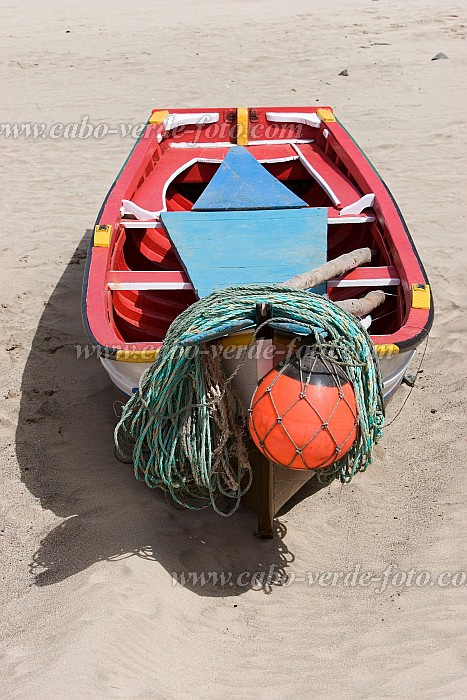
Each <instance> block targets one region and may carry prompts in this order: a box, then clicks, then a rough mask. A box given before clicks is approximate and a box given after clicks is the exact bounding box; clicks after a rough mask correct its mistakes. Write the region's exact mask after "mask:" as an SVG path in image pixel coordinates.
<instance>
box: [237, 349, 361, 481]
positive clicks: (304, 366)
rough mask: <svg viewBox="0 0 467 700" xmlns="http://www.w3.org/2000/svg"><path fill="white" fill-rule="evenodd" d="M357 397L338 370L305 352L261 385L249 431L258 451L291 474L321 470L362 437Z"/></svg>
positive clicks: (320, 358) (249, 423)
mask: <svg viewBox="0 0 467 700" xmlns="http://www.w3.org/2000/svg"><path fill="white" fill-rule="evenodd" d="M357 426H358V415H357V407H356V402H355V394H354V390H353V387H352V385H351V383H350V382H349V380H348V377H347V376H346V374H345V373H344V371H343V370H342V369H341V367H340V366H339V365H336V364H335V363H333V362H332V361H331V360H329V359H327V358H324V357H323V358H322V357H321V356H320V355H319V354H318V353H317V352H316V350H315V349H314V348H313V347H304V348H302V349H301V350H300V351H299V353H297V354H296V355H295V356H294V357H292V358H291V359H290V360H288V361H287V362H286V363H284V364H281V365H278V366H277V367H275V368H274V369H272V370H271V371H270V372H268V374H266V376H265V377H263V379H262V380H261V381H260V382H259V384H258V386H257V388H256V391H255V393H254V394H253V398H252V400H251V405H250V411H249V419H248V427H249V430H250V434H251V437H252V439H253V441H254V443H255V445H256V447H257V448H258V449H259V450H260V451H261V452H262V453H263V454H264V455H265V456H266V457H267V458H268V459H269V460H270V461H271V462H274V463H276V464H280V465H282V466H283V467H288V468H289V469H302V470H304V469H319V468H322V467H327V466H329V465H330V464H332V463H333V462H335V461H336V460H338V459H340V458H341V457H343V456H344V455H345V454H347V452H348V451H349V450H350V448H351V447H352V444H353V443H354V441H355V438H356V437H357Z"/></svg>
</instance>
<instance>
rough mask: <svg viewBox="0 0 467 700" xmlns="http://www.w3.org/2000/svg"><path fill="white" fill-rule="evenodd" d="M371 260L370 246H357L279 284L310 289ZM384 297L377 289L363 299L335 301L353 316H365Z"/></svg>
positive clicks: (380, 302)
mask: <svg viewBox="0 0 467 700" xmlns="http://www.w3.org/2000/svg"><path fill="white" fill-rule="evenodd" d="M368 262H371V250H370V248H357V249H356V250H353V251H352V252H351V253H344V255H339V257H338V258H335V259H334V260H329V261H328V262H325V263H324V264H323V265H320V266H319V267H317V268H315V269H314V270H308V272H302V273H301V274H300V275H295V277H292V278H291V279H289V280H287V281H286V282H282V283H281V284H282V285H284V286H286V287H294V288H295V289H311V288H312V287H317V286H318V285H319V284H323V283H324V282H327V281H328V280H330V279H333V278H334V277H340V276H341V275H345V273H346V272H349V271H350V270H353V269H354V268H356V267H358V266H359V265H363V264H364V263H368ZM385 298H386V295H385V293H384V292H383V291H382V290H380V289H377V290H375V291H372V292H369V293H368V294H367V295H366V296H365V297H363V299H345V300H343V301H335V302H334V303H335V304H337V306H341V307H342V308H343V309H345V310H346V311H349V312H350V313H351V314H353V315H354V316H359V317H362V316H367V315H368V314H369V313H370V312H371V311H373V309H375V308H376V307H377V306H379V305H380V304H382V303H383V302H384V300H385Z"/></svg>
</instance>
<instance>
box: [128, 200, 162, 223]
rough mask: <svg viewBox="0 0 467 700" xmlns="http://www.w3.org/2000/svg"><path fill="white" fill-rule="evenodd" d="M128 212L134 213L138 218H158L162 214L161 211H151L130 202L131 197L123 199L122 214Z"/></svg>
mask: <svg viewBox="0 0 467 700" xmlns="http://www.w3.org/2000/svg"><path fill="white" fill-rule="evenodd" d="M126 214H132V215H133V216H136V218H137V219H158V218H159V216H160V211H149V210H148V209H143V207H139V206H138V205H137V204H135V203H134V202H130V200H129V199H122V206H121V207H120V215H121V216H125V215H126Z"/></svg>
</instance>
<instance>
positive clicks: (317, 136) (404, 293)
mask: <svg viewBox="0 0 467 700" xmlns="http://www.w3.org/2000/svg"><path fill="white" fill-rule="evenodd" d="M316 109H317V108H294V109H293V111H301V112H304V111H306V112H314V111H316ZM173 111H177V112H192V111H199V110H173ZM207 111H219V112H220V115H221V116H220V123H219V125H217V126H218V132H220V136H219V133H216V131H215V130H214V129H213V128H212V127H211V129H209V128H206V129H201V131H200V130H198V129H197V128H192V127H183V128H182V129H181V130H179V132H178V133H177V134H176V136H175V137H174V138H173V139H172V138H171V137H170V134H169V135H166V134H165V133H164V127H163V125H155V126H153V125H148V126H147V128H146V131H145V132H144V135H143V137H142V138H141V140H140V141H139V142H138V143H137V145H136V147H135V148H134V150H133V152H132V153H131V155H130V157H129V159H128V160H127V162H126V164H125V166H124V168H123V169H122V171H121V173H120V175H119V177H118V179H117V181H116V183H115V185H114V187H113V189H112V191H111V192H110V195H109V196H108V198H107V200H106V203H105V206H104V207H103V210H102V212H101V216H100V218H99V221H98V222H97V223H100V224H110V225H112V227H113V234H112V240H111V244H110V247H109V248H98V247H94V248H92V252H91V261H90V268H89V275H88V287H87V295H86V315H87V321H88V325H89V328H90V330H91V333H92V335H93V336H94V338H95V339H96V340H97V342H98V343H99V344H101V345H103V346H108V347H118V349H125V348H126V347H128V348H131V349H143V348H147V347H148V344H152V345H155V346H157V345H159V344H160V342H161V341H162V340H163V338H164V335H165V333H166V331H167V329H168V327H169V325H170V323H171V322H172V321H173V319H174V318H175V317H176V316H177V315H178V314H179V313H181V312H182V311H183V310H184V309H185V308H187V307H188V306H189V305H190V304H192V303H193V302H194V301H195V300H196V297H195V293H194V292H193V291H191V290H172V291H168V290H167V291H166V290H164V291H159V290H157V291H155V290H145V291H136V290H118V291H109V290H108V288H107V285H108V280H109V274H110V271H111V270H115V271H120V274H121V275H124V278H125V279H126V280H127V281H128V280H129V279H131V277H132V271H135V272H136V271H147V272H148V273H156V272H157V271H163V270H165V271H173V272H174V273H177V272H178V273H180V271H181V270H182V266H181V264H180V262H179V260H178V258H177V255H176V253H175V251H174V250H173V249H172V246H171V243H170V241H169V240H168V239H167V237H166V235H165V233H164V230H163V229H162V228H145V227H143V228H138V229H135V228H127V229H125V228H124V226H123V225H122V223H121V221H122V220H121V215H120V207H121V205H122V199H129V200H131V201H133V202H135V203H136V204H138V205H139V206H141V207H143V208H145V209H148V210H150V211H159V210H160V209H163V208H164V206H166V208H167V210H168V211H187V210H190V209H191V207H192V206H193V204H194V202H195V201H196V199H197V198H198V197H199V196H200V194H201V192H202V191H203V189H204V188H205V187H206V185H207V183H208V182H209V181H210V179H211V178H212V177H213V175H214V173H215V172H216V170H217V168H218V167H219V163H220V162H221V161H222V159H223V158H224V156H225V154H226V152H227V147H225V146H219V147H211V148H171V143H172V142H173V143H176V144H177V143H181V142H190V141H192V140H193V139H194V138H197V139H198V142H199V143H209V142H219V141H229V140H231V139H232V123H231V121H229V119H228V115H229V112H231V111H232V110H222V109H221V110H219V109H217V110H207ZM266 111H271V110H270V109H265V108H262V109H257V110H256V116H257V121H255V123H254V124H253V123H251V124H250V138H251V135H252V134H254V133H259V131H261V129H263V132H265V130H266V128H267V127H271V125H270V124H269V123H268V122H267V121H266V117H265V113H266ZM274 111H276V112H277V111H290V109H288V108H274ZM253 127H254V128H255V131H253ZM325 129H326V130H327V132H328V133H327V138H325V135H324V133H323V132H324V130H325ZM209 134H211V135H209ZM158 136H159V139H158ZM161 136H163V138H162V141H161V142H160V143H159V142H158V141H159V140H160V137H161ZM263 138H264V136H263ZM271 138H274V139H287V138H300V139H314V140H315V141H314V143H306V144H300V146H299V147H300V150H301V151H302V153H303V155H304V156H305V157H306V158H307V160H308V161H309V162H310V163H311V165H312V166H313V167H314V168H315V169H316V170H317V171H318V172H319V173H320V175H321V176H322V177H324V179H325V180H326V181H327V182H328V183H329V185H330V186H331V188H332V189H333V191H334V192H335V194H336V195H337V197H338V198H339V200H340V202H341V204H340V205H339V206H338V208H336V207H335V206H333V203H332V202H331V201H330V199H329V197H328V196H327V194H326V193H325V192H324V190H323V189H322V188H321V187H320V185H319V184H317V183H316V182H315V181H314V180H313V178H312V177H311V176H310V175H309V173H308V172H307V171H306V169H305V168H304V167H303V165H302V164H301V163H300V162H299V160H297V153H296V152H295V150H294V149H293V148H292V147H291V146H290V145H288V144H285V145H261V146H260V145H256V146H251V145H250V146H249V149H250V151H251V153H252V154H253V155H254V156H255V157H256V158H257V159H258V160H260V161H264V160H266V159H268V160H271V159H276V160H277V159H285V158H288V159H290V160H286V161H284V162H275V163H267V162H264V163H263V164H264V167H266V168H267V169H268V170H269V171H270V172H271V173H272V174H273V175H275V176H276V177H277V178H278V179H279V180H281V181H282V182H284V184H286V185H287V186H288V187H289V188H290V189H291V190H293V191H294V192H295V193H296V194H297V195H298V196H300V197H302V198H303V199H304V200H305V201H306V202H307V204H309V205H310V206H327V207H328V208H329V216H330V217H333V218H337V217H338V216H339V211H338V209H340V208H341V207H343V206H346V205H348V204H351V203H352V202H354V201H355V200H356V199H358V198H359V197H361V196H362V195H363V194H366V193H369V192H374V193H375V195H376V201H375V205H374V211H373V212H372V213H373V214H374V215H376V221H375V222H374V223H345V217H342V220H343V223H340V224H338V225H329V226H328V258H329V259H331V258H334V257H336V256H337V255H340V254H342V253H345V252H349V251H351V250H353V249H355V248H359V247H362V246H368V247H370V248H372V249H373V250H374V251H375V254H374V257H373V259H372V261H371V263H370V265H371V266H372V267H379V266H386V267H388V266H389V267H390V268H391V274H392V273H393V272H394V271H396V272H397V276H399V278H400V279H401V285H400V286H399V287H388V288H385V287H382V288H383V289H385V291H387V292H389V293H390V294H391V296H388V297H387V298H386V301H385V303H384V305H383V306H382V307H380V308H379V309H378V310H377V311H376V312H375V314H374V321H373V323H372V326H371V329H370V331H371V333H372V338H373V340H374V341H375V342H376V343H397V342H398V341H399V342H400V341H402V340H408V339H410V338H412V337H413V336H415V335H417V334H418V333H419V332H420V331H421V330H422V329H423V327H424V326H425V325H426V323H427V319H428V311H426V310H420V309H412V308H411V300H410V288H411V285H412V284H413V283H425V282H426V280H425V277H424V273H423V270H422V269H421V266H420V263H419V261H418V258H417V256H416V254H415V252H414V250H413V248H412V244H411V241H410V239H409V238H408V236H407V234H406V231H405V228H404V225H403V222H402V220H401V218H400V215H399V214H398V212H397V209H396V207H395V205H394V202H393V201H392V199H391V197H390V195H389V194H388V192H387V190H386V188H385V187H384V185H383V183H382V182H381V180H380V179H379V177H378V175H377V174H376V173H375V171H374V170H373V168H372V167H371V166H370V165H369V163H368V161H367V160H366V158H365V157H364V156H363V154H362V153H361V152H360V151H359V149H358V148H357V147H356V146H355V144H354V142H353V141H352V139H351V138H350V137H349V136H348V134H347V133H346V131H345V130H344V129H343V128H342V127H341V126H340V124H339V123H338V122H327V123H322V124H321V127H320V128H319V129H316V128H311V127H307V126H303V125H295V126H292V127H289V126H287V125H274V134H273V135H272V136H271ZM205 161H210V162H205ZM207 264H208V262H207ZM352 274H354V275H357V276H358V275H359V273H358V272H356V273H352ZM364 275H365V273H364V271H363V272H362V276H363V277H364ZM378 277H380V275H378ZM122 279H123V277H122ZM152 279H154V278H152ZM279 281H280V280H278V282H279ZM367 291H369V289H367V288H365V287H358V288H355V289H352V288H348V287H346V288H335V289H332V290H330V292H329V294H330V297H331V298H332V299H335V300H337V299H345V298H350V297H355V296H363V295H364V294H366V292H367Z"/></svg>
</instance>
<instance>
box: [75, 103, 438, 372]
mask: <svg viewBox="0 0 467 700" xmlns="http://www.w3.org/2000/svg"><path fill="white" fill-rule="evenodd" d="M270 109H271V108H261V111H264V112H266V111H269V110H270ZM274 109H275V110H276V111H279V110H280V111H284V112H286V111H288V110H290V108H288V107H283V108H274ZM318 109H328V108H323V107H313V108H310V107H307V108H305V107H304V108H301V107H297V108H294V110H296V111H306V112H308V113H316V111H317V110H318ZM198 111H199V110H196V109H186V110H185V109H183V110H171V112H184V113H190V112H198ZM324 130H326V132H327V133H326V137H325V136H324V134H323V132H324ZM163 134H164V127H163V125H162V124H157V125H154V124H150V123H149V122H148V124H147V126H146V128H145V129H144V130H143V132H142V133H141V135H140V137H139V139H138V140H137V142H136V143H135V144H134V146H133V148H132V150H131V151H130V153H129V155H128V157H127V158H126V160H125V162H124V164H123V166H122V168H121V169H120V171H119V173H118V175H117V177H116V178H115V180H114V182H113V183H112V186H111V187H110V189H109V191H108V192H107V195H106V197H105V199H104V201H103V203H102V206H101V208H100V210H99V213H98V216H97V218H96V223H95V225H96V226H98V225H100V224H104V223H105V224H108V225H112V227H113V237H112V241H111V245H110V246H109V247H108V248H99V247H96V246H94V234H93V235H92V236H91V240H90V243H89V249H88V255H87V259H86V267H85V274H84V280H83V296H82V315H83V322H84V326H85V329H86V333H87V335H88V337H89V340H90V341H91V342H92V343H93V345H94V346H96V347H97V349H98V350H99V353H100V354H102V355H104V356H105V357H109V358H114V359H116V358H118V359H128V360H129V361H135V357H136V356H137V355H138V356H139V355H140V354H141V353H143V354H144V353H146V356H148V357H149V356H154V355H155V354H156V353H157V351H158V350H159V348H160V347H161V345H162V341H153V342H151V341H149V342H141V341H136V342H125V341H123V340H120V339H119V338H118V336H117V334H116V330H115V328H113V327H112V323H111V319H110V318H109V314H108V308H107V310H106V303H105V302H106V300H105V296H106V294H105V292H106V289H105V280H106V277H107V273H108V271H109V269H110V260H111V257H112V252H113V245H114V243H115V237H116V235H117V232H118V231H117V230H118V229H119V228H120V227H119V224H120V218H119V213H120V207H121V201H122V199H125V198H127V196H131V195H129V192H130V190H131V187H132V186H133V187H134V188H135V189H136V188H137V187H138V183H139V181H140V180H141V177H143V175H144V172H145V169H146V168H147V166H148V163H149V161H153V156H154V154H155V152H156V150H157V149H159V155H162V152H163V150H162V148H161V146H160V140H161V136H162V135H163ZM317 136H319V137H322V138H326V139H327V140H328V141H329V143H330V145H331V147H332V148H333V149H334V151H335V153H336V154H337V156H338V157H339V158H340V160H341V161H342V163H343V164H344V166H345V167H346V168H347V169H348V171H349V172H350V173H351V174H352V176H353V177H354V179H355V181H356V182H357V184H358V186H359V187H360V189H361V190H363V191H364V190H365V189H367V190H368V191H371V192H375V194H376V202H375V207H374V209H375V214H376V218H377V220H378V221H379V222H380V225H381V222H383V223H384V225H385V227H386V231H387V233H388V234H389V237H390V243H391V245H390V250H391V255H392V256H395V255H397V258H395V259H394V260H393V264H395V265H396V267H397V269H398V272H399V276H400V279H401V287H402V288H403V290H404V293H405V299H406V307H407V309H408V312H407V313H406V316H405V318H404V321H403V323H401V325H400V327H399V328H398V329H397V330H396V331H395V332H394V333H391V334H388V335H375V336H371V338H372V340H373V342H374V343H375V345H387V346H391V345H392V346H395V347H397V348H398V351H400V352H407V351H410V350H411V349H413V348H415V347H417V346H418V345H419V344H420V343H421V342H423V340H424V339H425V338H426V336H427V335H428V333H429V331H430V328H431V326H432V323H433V317H434V306H433V299H432V296H431V294H430V296H431V303H430V308H429V309H413V308H412V306H411V299H410V294H411V287H412V284H426V285H428V278H427V275H426V272H425V269H424V267H423V264H422V262H421V260H420V257H419V255H418V252H417V250H416V248H415V245H414V242H413V239H412V237H411V235H410V232H409V230H408V227H407V224H406V222H405V220H404V217H403V216H402V214H401V211H400V209H399V206H398V205H397V203H396V201H395V200H394V197H393V195H392V193H391V192H390V190H389V188H388V186H387V184H386V183H385V182H384V180H383V179H382V178H381V176H380V175H379V173H378V171H377V170H376V168H375V167H374V166H373V164H372V163H371V161H370V160H369V159H368V158H367V156H366V155H365V153H364V152H363V151H362V149H361V148H360V147H359V146H358V144H357V143H356V142H355V140H354V139H353V137H352V136H351V135H350V134H349V133H348V132H347V130H346V129H345V127H344V126H343V125H342V124H341V123H340V122H339V121H338V120H336V121H334V122H323V123H322V124H321V127H320V129H319V134H317ZM190 137H191V134H190V132H188V133H187V134H186V138H187V139H189V138H190ZM166 142H168V144H167V145H169V144H170V139H166ZM164 150H165V148H164ZM349 166H350V167H349ZM154 167H157V165H155V166H154ZM359 177H360V182H359ZM375 190H376V191H375ZM378 190H379V192H378ZM391 209H392V211H391ZM388 218H389V219H390V222H389V223H388ZM391 227H392V228H391ZM397 228H399V231H397ZM395 230H396V231H397V233H398V237H396V241H397V243H398V245H399V244H400V248H403V251H402V250H400V248H399V247H398V246H396V241H395V240H394V231H395ZM404 239H405V240H404ZM401 255H402V257H401ZM410 256H413V258H412V260H410ZM408 263H410V265H408ZM408 266H409V267H410V268H412V270H411V271H410V270H407V267H408ZM414 271H416V273H418V274H417V279H414V274H413V273H414ZM409 272H410V276H409ZM402 273H403V274H402ZM91 292H93V293H94V294H93V296H94V297H96V296H97V297H100V302H99V300H98V301H97V302H96V299H95V298H94V300H92V299H91V298H90V293H91ZM96 307H97V308H96ZM411 328H413V329H414V330H415V331H416V332H414V333H412V334H411V332H410V329H411ZM96 335H99V336H100V340H99V339H98V338H97V337H96ZM401 335H402V336H403V337H400V336H401ZM407 335H408V337H404V336H407ZM141 361H145V360H141ZM146 361H150V360H146Z"/></svg>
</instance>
